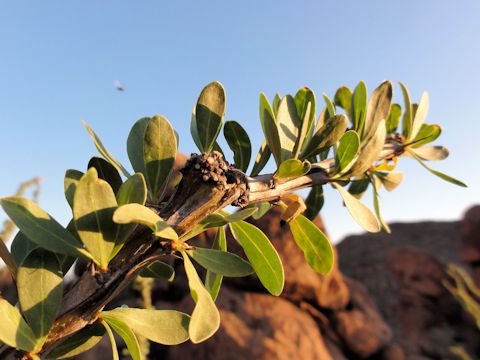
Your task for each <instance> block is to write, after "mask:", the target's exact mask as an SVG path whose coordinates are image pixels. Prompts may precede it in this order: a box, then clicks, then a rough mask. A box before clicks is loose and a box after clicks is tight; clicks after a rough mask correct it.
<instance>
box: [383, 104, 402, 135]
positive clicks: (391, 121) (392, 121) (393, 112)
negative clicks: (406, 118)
mask: <svg viewBox="0 0 480 360" xmlns="http://www.w3.org/2000/svg"><path fill="white" fill-rule="evenodd" d="M401 116H402V108H401V107H400V105H398V104H392V107H391V108H390V113H389V114H388V118H387V122H386V126H387V134H393V133H395V132H396V131H397V128H398V123H399V122H400V118H401Z"/></svg>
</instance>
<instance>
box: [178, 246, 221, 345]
mask: <svg viewBox="0 0 480 360" xmlns="http://www.w3.org/2000/svg"><path fill="white" fill-rule="evenodd" d="M182 256H183V263H184V265H185V272H186V274H187V278H188V286H189V287H190V293H191V295H192V298H193V300H194V301H195V309H193V313H192V317H191V319H190V324H189V326H188V334H189V335H190V340H191V341H192V342H193V343H194V344H198V343H200V342H202V341H204V340H207V339H208V338H209V337H211V336H212V335H213V334H215V332H216V331H217V330H218V328H219V327H220V312H219V311H218V309H217V307H216V306H215V302H214V301H213V299H212V297H211V295H210V293H209V292H208V291H207V289H206V288H205V287H204V285H203V283H202V281H201V280H200V278H199V277H198V274H197V271H196V270H195V267H194V266H193V264H192V262H191V261H190V259H189V258H188V255H187V254H186V253H185V252H182Z"/></svg>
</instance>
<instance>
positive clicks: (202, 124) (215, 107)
mask: <svg viewBox="0 0 480 360" xmlns="http://www.w3.org/2000/svg"><path fill="white" fill-rule="evenodd" d="M225 102H226V98H225V89H224V88H223V86H222V84H220V83H219V82H218V81H214V82H212V83H210V84H208V85H207V86H205V88H203V90H202V92H201V93H200V96H199V97H198V101H197V105H196V107H195V116H196V124H197V132H198V139H199V141H200V143H201V145H202V150H203V152H210V151H211V150H212V149H213V144H214V143H215V140H216V139H217V136H218V134H219V132H220V129H221V128H222V121H223V116H224V115H225Z"/></svg>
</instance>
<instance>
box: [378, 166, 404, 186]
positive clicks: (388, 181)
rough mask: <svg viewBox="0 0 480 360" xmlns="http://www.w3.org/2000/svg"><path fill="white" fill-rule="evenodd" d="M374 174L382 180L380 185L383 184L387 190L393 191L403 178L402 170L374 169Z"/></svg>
mask: <svg viewBox="0 0 480 360" xmlns="http://www.w3.org/2000/svg"><path fill="white" fill-rule="evenodd" d="M375 175H376V176H377V178H378V179H379V180H380V181H381V182H382V185H383V186H385V189H386V190H387V191H393V190H395V189H396V188H397V186H398V185H400V183H401V182H402V180H403V173H402V172H396V173H392V172H388V173H387V172H380V171H376V172H375Z"/></svg>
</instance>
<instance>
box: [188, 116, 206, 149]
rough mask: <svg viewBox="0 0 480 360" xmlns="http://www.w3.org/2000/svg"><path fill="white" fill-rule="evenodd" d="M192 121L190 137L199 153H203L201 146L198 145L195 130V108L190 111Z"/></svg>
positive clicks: (196, 130)
mask: <svg viewBox="0 0 480 360" xmlns="http://www.w3.org/2000/svg"><path fill="white" fill-rule="evenodd" d="M191 119H192V120H191V121H190V134H191V135H192V139H193V142H194V143H195V145H197V148H198V150H199V151H200V152H204V151H203V145H202V144H201V143H200V138H199V137H198V128H197V117H196V116H195V108H193V110H192V118H191Z"/></svg>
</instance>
